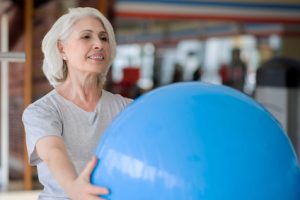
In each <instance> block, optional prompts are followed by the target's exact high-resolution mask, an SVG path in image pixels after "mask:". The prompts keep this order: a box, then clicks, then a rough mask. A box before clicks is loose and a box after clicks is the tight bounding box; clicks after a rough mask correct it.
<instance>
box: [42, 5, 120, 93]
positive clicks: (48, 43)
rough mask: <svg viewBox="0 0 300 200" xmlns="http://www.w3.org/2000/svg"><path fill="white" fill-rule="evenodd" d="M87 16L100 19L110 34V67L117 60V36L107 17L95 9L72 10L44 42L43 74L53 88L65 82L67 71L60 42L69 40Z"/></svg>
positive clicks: (46, 36)
mask: <svg viewBox="0 0 300 200" xmlns="http://www.w3.org/2000/svg"><path fill="white" fill-rule="evenodd" d="M86 16H93V17H96V18H97V19H99V20H100V22H101V23H102V24H103V26H104V29H105V31H106V32H107V34H108V41H109V46H110V58H109V60H110V61H109V66H110V65H111V64H112V62H113V59H114V58H115V55H116V40H115V34H114V31H113V28H112V25H111V24H110V22H109V21H108V20H107V19H106V17H105V16H104V15H103V14H101V13H100V12H99V11H98V10H97V9H95V8H89V7H86V8H82V7H78V8H70V9H69V12H68V13H67V14H64V15H62V16H61V17H60V18H59V19H58V20H57V21H56V22H55V23H54V24H53V26H52V27H51V29H50V30H49V31H48V33H47V34H46V35H45V37H44V39H43V41H42V51H43V53H44V62H43V72H44V74H45V76H46V77H47V79H48V81H49V82H50V84H51V85H52V86H53V87H56V86H58V85H59V84H61V83H62V82H63V81H64V80H65V78H66V71H67V69H66V67H65V66H64V61H63V59H62V57H61V55H60V53H59V50H58V45H57V44H58V41H63V40H65V39H67V38H68V37H69V35H70V33H71V29H72V26H73V25H74V23H75V22H76V21H78V20H79V19H81V18H83V17H86ZM109 66H108V67H109ZM102 81H103V80H102ZM103 82H104V81H103Z"/></svg>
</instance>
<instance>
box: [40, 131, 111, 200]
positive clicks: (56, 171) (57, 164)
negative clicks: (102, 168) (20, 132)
mask: <svg viewBox="0 0 300 200" xmlns="http://www.w3.org/2000/svg"><path fill="white" fill-rule="evenodd" d="M36 151H37V154H38V155H39V157H40V158H41V159H42V160H43V161H44V162H45V163H46V165H47V166H48V168H49V169H50V171H51V173H52V174H53V176H54V178H55V179H56V181H57V182H58V183H59V184H60V185H61V186H62V187H63V188H64V190H65V192H66V193H67V194H68V195H69V197H70V198H71V199H73V200H81V199H84V200H88V199H91V200H94V199H95V200H100V199H101V198H100V197H98V195H106V194H108V190H107V189H106V188H102V187H97V186H93V185H91V184H90V175H91V173H92V170H93V169H94V167H95V166H96V163H97V160H96V158H95V157H93V158H92V160H91V161H90V162H89V163H88V164H87V165H86V167H85V169H84V170H83V171H82V173H81V174H80V175H77V173H76V170H75V168H74V165H73V163H72V161H71V160H70V158H69V156H68V153H67V150H66V147H65V144H64V141H63V140H62V138H60V137H58V136H47V137H44V138H42V139H40V140H39V141H38V142H37V144H36Z"/></svg>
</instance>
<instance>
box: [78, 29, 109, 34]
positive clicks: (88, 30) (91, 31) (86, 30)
mask: <svg viewBox="0 0 300 200" xmlns="http://www.w3.org/2000/svg"><path fill="white" fill-rule="evenodd" d="M84 32H90V33H93V32H94V31H93V30H90V29H85V30H82V31H80V33H84ZM103 33H104V34H107V32H106V31H100V32H99V34H103Z"/></svg>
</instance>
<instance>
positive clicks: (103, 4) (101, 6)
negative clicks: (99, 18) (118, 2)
mask: <svg viewBox="0 0 300 200" xmlns="http://www.w3.org/2000/svg"><path fill="white" fill-rule="evenodd" d="M107 8H108V5H107V0H98V10H99V11H100V12H101V13H102V14H103V15H104V16H106V17H107V14H108V12H107Z"/></svg>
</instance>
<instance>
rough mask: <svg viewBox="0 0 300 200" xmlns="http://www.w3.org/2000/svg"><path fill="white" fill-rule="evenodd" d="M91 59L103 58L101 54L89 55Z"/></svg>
mask: <svg viewBox="0 0 300 200" xmlns="http://www.w3.org/2000/svg"><path fill="white" fill-rule="evenodd" d="M90 58H91V59H101V60H103V59H104V57H103V56H90Z"/></svg>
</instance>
